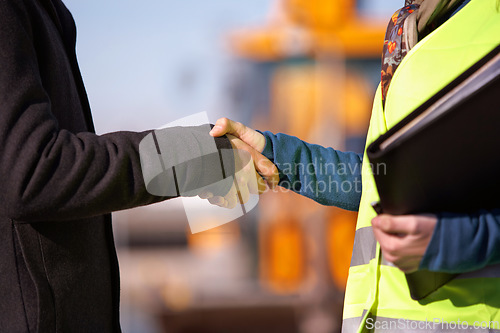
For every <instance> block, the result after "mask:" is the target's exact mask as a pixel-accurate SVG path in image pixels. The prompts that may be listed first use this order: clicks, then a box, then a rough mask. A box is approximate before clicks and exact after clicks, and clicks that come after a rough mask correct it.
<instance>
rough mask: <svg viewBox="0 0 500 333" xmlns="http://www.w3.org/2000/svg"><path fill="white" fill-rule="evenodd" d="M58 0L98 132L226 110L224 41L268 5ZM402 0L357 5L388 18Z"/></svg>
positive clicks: (258, 19) (247, 0)
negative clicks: (74, 33)
mask: <svg viewBox="0 0 500 333" xmlns="http://www.w3.org/2000/svg"><path fill="white" fill-rule="evenodd" d="M63 1H64V3H65V4H66V6H67V7H68V8H69V9H70V11H71V12H72V14H73V16H74V18H75V21H76V24H77V29H78V39H77V55H78V59H79V63H80V67H81V71H82V75H83V78H84V81H85V85H86V87H87V93H88V95H89V99H90V103H91V106H92V112H93V115H94V122H95V124H96V129H97V132H98V133H100V134H102V133H107V132H112V131H118V130H133V131H142V130H147V129H152V128H158V127H160V126H162V125H163V124H166V123H168V122H171V121H174V120H176V119H178V118H181V117H183V116H187V115H190V114H193V113H198V112H202V111H205V112H208V114H209V115H210V116H211V117H213V116H217V117H218V116H220V115H221V114H224V113H225V112H230V111H229V110H221V108H222V105H223V104H224V103H221V100H222V99H223V97H224V80H225V78H226V77H227V71H228V67H229V65H230V61H231V56H230V54H229V52H228V49H227V46H226V44H225V42H224V41H225V39H224V38H225V36H227V33H228V32H230V31H231V30H233V29H236V28H241V27H246V26H256V25H259V24H260V23H264V22H266V20H267V17H268V13H269V11H270V8H271V6H272V2H273V0H183V1H180V0H141V1H139V0H85V1H82V0H63ZM332 1H334V0H332ZM402 2H403V1H402V0H363V1H361V2H360V7H361V9H362V10H363V12H365V13H366V12H369V13H372V14H373V15H376V16H379V17H380V16H381V17H389V16H390V15H391V14H392V12H394V10H395V9H397V8H398V6H400V5H401V3H402ZM228 116H230V113H229V114H228Z"/></svg>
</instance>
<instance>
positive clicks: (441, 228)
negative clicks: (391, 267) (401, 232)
mask: <svg viewBox="0 0 500 333" xmlns="http://www.w3.org/2000/svg"><path fill="white" fill-rule="evenodd" d="M497 263H500V209H494V210H491V211H486V210H482V211H479V212H477V213H476V214H471V215H463V214H451V213H441V214H439V215H438V223H437V225H436V228H435V229H434V234H433V235H432V239H431V242H430V243H429V245H428V247H427V250H426V253H425V255H424V257H423V259H422V262H421V263H420V268H421V269H428V270H430V271H436V272H447V273H464V272H469V271H474V270H477V269H480V268H483V267H485V266H488V265H493V264H497Z"/></svg>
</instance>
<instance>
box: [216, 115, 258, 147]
mask: <svg viewBox="0 0 500 333" xmlns="http://www.w3.org/2000/svg"><path fill="white" fill-rule="evenodd" d="M224 134H231V135H234V136H235V137H237V138H239V139H240V140H242V141H244V142H245V143H246V144H248V145H249V146H250V147H252V148H253V149H255V150H257V151H258V152H262V151H263V150H264V147H265V145H266V138H265V137H264V136H263V135H262V134H260V133H259V132H257V131H255V130H253V129H251V128H249V127H247V126H245V125H243V124H242V123H239V122H236V121H233V120H231V119H228V118H220V119H219V120H217V122H216V123H215V126H214V128H213V129H212V130H211V131H210V135H211V136H213V137H217V136H221V135H224Z"/></svg>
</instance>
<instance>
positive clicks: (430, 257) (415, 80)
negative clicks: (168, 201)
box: [211, 0, 500, 332]
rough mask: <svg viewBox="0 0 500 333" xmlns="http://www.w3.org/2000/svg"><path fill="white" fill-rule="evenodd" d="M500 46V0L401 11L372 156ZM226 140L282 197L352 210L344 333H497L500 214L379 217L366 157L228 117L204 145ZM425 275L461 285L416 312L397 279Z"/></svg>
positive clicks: (428, 1)
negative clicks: (273, 180) (251, 159)
mask: <svg viewBox="0 0 500 333" xmlns="http://www.w3.org/2000/svg"><path fill="white" fill-rule="evenodd" d="M499 44H500V3H499V1H497V0H469V1H466V0H462V1H453V0H448V1H443V0H420V1H418V0H416V1H408V0H407V1H406V2H405V7H403V8H402V9H401V10H399V11H397V12H396V13H395V14H394V15H393V16H392V18H391V21H390V23H389V27H388V30H387V34H386V41H385V43H384V57H383V66H382V69H383V71H382V83H381V85H380V86H379V88H378V90H377V92H376V95H375V101H374V105H373V110H372V117H371V121H370V128H369V131H368V135H367V146H368V144H370V143H371V142H373V141H374V140H375V139H376V138H377V137H378V136H380V135H381V134H383V133H385V132H386V131H387V130H388V129H389V128H390V127H392V126H393V125H394V124H396V123H397V122H398V121H399V120H401V119H402V118H403V117H405V116H406V115H408V114H409V113H410V112H411V111H412V110H414V109H415V108H416V107H418V106H419V105H421V104H422V103H423V102H424V101H426V100H427V99H428V98H430V97H431V96H432V95H433V94H435V93H436V92H438V91H439V90H440V89H442V88H443V87H444V86H446V85H447V84H448V83H450V82H451V81H452V80H453V79H455V78H456V77H457V76H459V75H460V74H461V73H463V72H464V71H465V70H466V69H468V68H469V67H470V66H471V65H473V64H474V63H475V62H477V61H478V60H479V59H481V58H482V57H483V56H485V55H486V54H488V53H489V52H490V51H492V50H493V49H495V48H496V47H498V45H499ZM224 133H231V134H233V135H235V136H237V137H239V138H241V139H242V140H243V141H245V142H247V143H248V144H249V145H251V146H253V147H254V148H255V149H257V150H258V151H260V152H262V154H263V155H264V156H266V157H268V158H269V159H270V160H271V161H273V162H274V163H275V165H276V166H277V167H278V169H279V172H280V183H279V185H280V186H283V187H286V188H289V189H291V190H293V191H295V192H297V193H299V194H302V195H304V196H306V197H309V198H311V199H313V200H315V201H317V202H319V203H321V204H324V205H335V206H338V207H341V208H344V209H349V210H358V209H359V215H358V222H357V227H356V238H355V244H354V249H353V255H352V260H351V267H350V269H349V279H348V283H347V289H346V295H345V305H344V314H343V318H344V319H343V332H364V331H370V332H371V331H375V332H376V331H383V332H391V331H397V332H401V331H404V332H417V331H424V332H455V331H460V330H466V329H469V330H478V331H481V332H483V331H484V332H500V209H494V210H483V211H479V212H477V213H475V214H469V215H465V214H451V213H440V214H438V215H437V216H436V215H417V216H398V217H396V216H388V215H381V216H378V217H376V214H375V212H374V211H373V210H372V208H371V207H370V203H371V202H373V201H377V200H378V194H377V190H376V187H375V183H374V180H373V174H372V170H371V168H370V165H369V162H368V159H367V158H366V155H361V154H356V153H345V152H341V151H337V150H334V149H332V148H325V147H321V146H318V145H313V144H308V143H306V142H304V141H301V140H299V139H298V138H295V137H291V136H288V135H285V134H276V135H275V134H272V133H270V132H258V131H254V130H252V129H250V128H248V127H246V126H244V125H242V124H240V123H237V122H234V121H231V120H229V119H227V118H222V119H219V120H218V121H217V123H216V126H215V127H214V128H213V129H212V132H211V135H213V136H220V135H222V134H224ZM492 153H494V152H492ZM466 158H467V152H464V159H466ZM474 163H481V161H474ZM457 167H459V166H457ZM375 172H376V170H375ZM409 176H411V175H409ZM457 186H459V184H457ZM499 206H500V203H499ZM499 208H500V207H499ZM381 253H382V254H383V257H382V255H381ZM421 269H427V270H429V271H434V272H448V273H459V275H458V276H457V277H456V278H455V279H452V280H451V281H449V282H447V283H446V284H444V285H443V286H441V287H440V288H438V289H437V290H435V291H434V292H432V293H431V294H429V295H428V296H426V297H425V298H423V299H420V300H418V301H417V300H413V299H412V298H411V296H410V292H409V288H408V284H407V281H406V279H405V275H404V273H410V272H415V271H417V270H421Z"/></svg>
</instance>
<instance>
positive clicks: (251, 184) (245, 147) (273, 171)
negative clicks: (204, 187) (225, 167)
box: [199, 118, 279, 209]
mask: <svg viewBox="0 0 500 333" xmlns="http://www.w3.org/2000/svg"><path fill="white" fill-rule="evenodd" d="M210 135H212V136H213V137H218V136H222V135H226V136H227V137H228V138H229V140H230V142H231V145H232V147H233V152H234V160H235V170H236V171H237V172H236V173H235V181H233V184H232V186H231V189H230V190H229V192H228V193H227V194H226V195H225V196H224V197H221V196H214V194H213V193H211V192H208V191H205V192H202V193H200V195H199V197H200V198H202V199H207V200H208V201H209V202H210V203H211V204H214V205H217V206H220V207H225V208H229V209H231V208H234V207H235V206H236V205H237V204H238V203H241V204H244V203H246V202H247V201H248V200H249V198H250V194H261V193H263V192H265V191H266V190H267V189H268V188H274V187H275V186H276V184H277V183H278V180H279V175H278V169H277V168H276V166H275V165H274V164H273V163H272V162H271V161H270V160H269V159H267V158H266V157H265V156H264V155H262V154H261V152H262V151H263V150H264V146H265V138H264V136H263V135H262V134H260V133H259V132H257V131H254V130H252V129H250V128H248V127H246V126H244V125H243V124H240V123H237V122H234V121H232V120H229V119H227V118H221V119H219V120H218V121H217V123H216V124H215V126H214V128H213V129H212V131H211V132H210Z"/></svg>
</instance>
